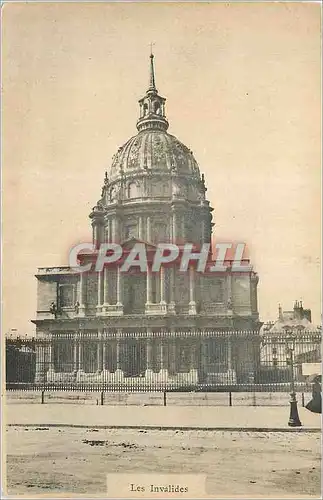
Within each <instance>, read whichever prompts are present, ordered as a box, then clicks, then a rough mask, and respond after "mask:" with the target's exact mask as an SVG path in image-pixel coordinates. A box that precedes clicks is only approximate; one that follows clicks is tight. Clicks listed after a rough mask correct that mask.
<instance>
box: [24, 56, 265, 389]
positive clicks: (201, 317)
mask: <svg viewBox="0 0 323 500" xmlns="http://www.w3.org/2000/svg"><path fill="white" fill-rule="evenodd" d="M150 62H151V67H150V84H149V88H148V90H147V92H146V94H145V96H144V97H143V98H142V99H141V100H140V101H139V105H140V117H139V120H138V122H137V129H138V133H137V135H136V136H134V137H132V138H131V139H129V140H128V141H127V142H126V143H125V144H124V146H122V147H121V148H119V150H118V151H117V153H116V155H115V156H114V157H113V159H112V165H111V169H110V172H109V173H106V174H105V178H104V183H103V187H102V192H101V197H100V199H99V200H98V202H97V204H96V205H95V207H94V208H93V210H92V211H91V214H90V219H91V224H92V230H93V242H94V243H95V245H96V246H97V247H99V245H100V244H101V243H103V242H116V243H120V244H122V246H123V248H124V250H131V248H132V246H133V245H134V244H135V243H136V242H138V241H140V242H145V243H146V244H147V248H148V250H149V248H154V245H156V244H157V243H159V242H164V243H165V242H173V243H176V244H179V245H182V244H184V243H185V242H191V243H194V244H195V245H201V244H203V243H211V237H212V228H213V225H214V224H213V222H212V220H213V216H212V212H213V209H212V208H211V207H210V203H209V201H208V200H207V199H206V186H205V180H204V175H203V174H202V175H201V174H200V170H199V167H198V164H197V162H196V160H195V158H194V156H193V154H192V151H190V150H189V149H188V148H187V147H186V146H184V145H183V144H182V143H181V142H180V141H179V140H178V139H177V138H176V137H174V136H173V135H170V134H169V133H168V132H167V129H168V126H169V125H168V121H167V119H166V115H165V99H164V98H163V97H161V96H160V95H159V94H158V91H157V89H156V86H155V76H154V67H153V56H151V59H150ZM225 264H226V271H225V272H223V273H221V275H218V274H215V273H214V274H207V273H198V272H197V271H196V269H195V267H193V266H191V267H190V268H189V271H188V272H187V273H182V272H180V271H179V269H178V265H177V264H175V265H173V266H167V267H161V269H160V272H158V273H154V272H152V270H151V268H150V266H148V272H147V273H139V272H131V273H127V274H126V273H122V272H120V265H115V266H109V267H105V268H104V270H103V271H102V272H89V273H81V274H79V273H76V272H73V270H72V269H70V268H68V267H59V268H40V269H38V273H37V275H36V277H37V280H38V305H37V317H36V319H35V320H34V323H35V324H36V325H37V334H38V335H43V336H45V337H47V338H50V339H53V342H52V344H51V346H50V349H49V351H48V348H47V351H46V355H43V356H44V357H43V358H42V359H44V360H45V361H44V363H41V364H39V367H40V368H39V369H38V374H37V377H38V378H39V379H44V378H45V379H47V380H48V381H54V380H55V379H57V378H58V377H61V378H66V379H69V380H75V381H82V380H86V381H91V377H92V378H93V377H94V375H95V377H96V380H98V373H99V374H100V376H99V378H100V380H101V381H102V382H105V383H109V382H111V383H115V382H118V383H133V382H134V380H135V379H136V378H138V377H140V379H141V381H142V380H143V379H144V380H146V381H147V382H151V381H153V382H156V383H158V382H162V383H168V382H171V381H174V380H177V381H181V383H183V384H191V383H197V382H198V381H199V380H214V381H217V382H221V381H222V382H225V381H228V377H229V378H230V380H231V381H234V380H236V368H235V363H236V364H237V361H235V363H234V361H233V358H232V356H233V354H232V350H231V346H230V343H228V342H226V341H224V340H223V342H222V344H221V341H219V340H216V341H211V340H210V339H209V338H208V339H207V338H206V339H205V342H201V335H202V336H203V332H206V331H211V330H212V331H217V332H230V331H233V330H252V331H255V332H258V331H259V328H260V325H261V324H260V323H259V315H258V307H257V283H258V277H257V275H256V273H255V272H254V271H252V270H251V271H248V272H245V273H243V274H240V275H236V274H235V273H233V272H232V262H229V261H227V262H225ZM180 332H186V334H190V332H199V334H200V335H199V337H198V338H197V337H196V338H194V336H192V338H191V339H190V341H189V342H187V335H186V336H185V338H182V339H181V335H180ZM87 333H89V334H91V338H94V339H97V340H96V344H95V342H94V344H93V345H90V343H84V342H83V341H82V339H83V338H84V335H86V334H87ZM65 334H68V335H69V339H70V340H69V342H68V343H66V344H64V345H63V343H60V344H59V348H60V349H61V351H60V352H59V350H58V347H57V345H58V344H57V345H56V344H55V338H56V339H57V338H58V337H59V336H62V335H65ZM139 334H140V336H141V337H140V341H138V338H137V337H138V335H139ZM62 346H63V347H62ZM92 348H93V349H92ZM62 349H63V350H62ZM242 351H243V349H242V348H241V349H240V350H238V351H237V352H235V353H234V356H235V359H236V360H237V359H240V358H241V359H240V361H241V360H242V359H243V363H245V365H246V366H247V365H248V366H249V365H250V363H251V365H252V363H253V360H251V361H250V360H249V361H250V363H249V361H248V359H244V357H243V355H242ZM220 352H221V353H222V358H223V359H222V358H221V359H218V360H217V356H219V353H220ZM93 353H95V354H93ZM223 353H225V354H224V355H223ZM93 356H94V358H95V361H93V360H94V358H93ZM65 358H66V359H67V361H66V363H65V364H64V363H63V362H62V360H63V359H65ZM59 360H60V361H59ZM91 360H92V361H91ZM241 362H242V361H241ZM241 362H240V365H241ZM248 363H249V364H248ZM62 365H64V366H65V368H64V372H61V371H59V373H57V370H60V368H59V367H60V366H62ZM67 367H69V369H67ZM94 367H95V369H94ZM201 367H202V368H201ZM89 370H90V371H89ZM249 371H250V366H249V367H248V372H249Z"/></svg>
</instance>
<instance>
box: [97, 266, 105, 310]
mask: <svg viewBox="0 0 323 500" xmlns="http://www.w3.org/2000/svg"><path fill="white" fill-rule="evenodd" d="M97 275H98V303H97V306H96V313H97V314H100V313H101V312H102V281H103V280H102V278H103V273H102V271H99V272H98V273H97Z"/></svg>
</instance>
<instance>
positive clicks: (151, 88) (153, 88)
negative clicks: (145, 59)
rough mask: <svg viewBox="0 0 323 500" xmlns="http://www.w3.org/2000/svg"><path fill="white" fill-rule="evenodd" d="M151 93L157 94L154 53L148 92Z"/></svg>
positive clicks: (151, 59) (151, 61)
mask: <svg viewBox="0 0 323 500" xmlns="http://www.w3.org/2000/svg"><path fill="white" fill-rule="evenodd" d="M150 91H154V92H157V89H156V84H155V68H154V54H153V53H152V52H151V54H150V78H149V89H148V92H150Z"/></svg>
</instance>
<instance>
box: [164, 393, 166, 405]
mask: <svg viewBox="0 0 323 500" xmlns="http://www.w3.org/2000/svg"><path fill="white" fill-rule="evenodd" d="M164 406H166V391H164Z"/></svg>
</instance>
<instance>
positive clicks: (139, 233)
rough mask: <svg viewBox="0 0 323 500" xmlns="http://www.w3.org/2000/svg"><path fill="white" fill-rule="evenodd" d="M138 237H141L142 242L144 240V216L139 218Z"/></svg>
mask: <svg viewBox="0 0 323 500" xmlns="http://www.w3.org/2000/svg"><path fill="white" fill-rule="evenodd" d="M138 237H139V239H140V240H143V239H144V235H143V224H142V215H140V216H139V220H138Z"/></svg>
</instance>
